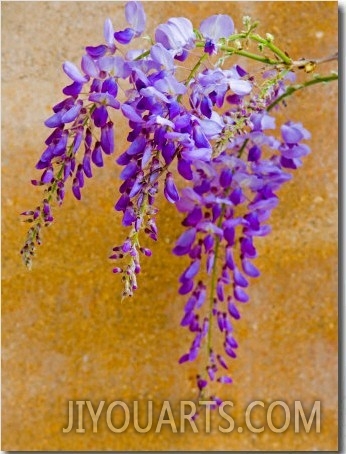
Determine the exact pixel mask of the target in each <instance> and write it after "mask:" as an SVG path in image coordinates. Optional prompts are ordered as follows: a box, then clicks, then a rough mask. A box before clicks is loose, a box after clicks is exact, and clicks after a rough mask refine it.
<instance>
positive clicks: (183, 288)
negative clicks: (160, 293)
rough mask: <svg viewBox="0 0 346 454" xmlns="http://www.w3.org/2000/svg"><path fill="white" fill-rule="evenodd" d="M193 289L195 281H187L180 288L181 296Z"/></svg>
mask: <svg viewBox="0 0 346 454" xmlns="http://www.w3.org/2000/svg"><path fill="white" fill-rule="evenodd" d="M192 289H193V280H192V279H191V280H190V279H188V280H186V281H185V282H184V283H183V284H182V285H181V286H180V288H179V293H180V295H186V294H187V293H189V292H191V290H192Z"/></svg>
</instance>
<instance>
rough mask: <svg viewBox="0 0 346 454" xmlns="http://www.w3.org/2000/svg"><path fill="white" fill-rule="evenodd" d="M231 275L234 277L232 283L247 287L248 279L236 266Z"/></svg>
mask: <svg viewBox="0 0 346 454" xmlns="http://www.w3.org/2000/svg"><path fill="white" fill-rule="evenodd" d="M233 277H234V283H235V284H236V285H239V286H240V287H247V286H248V285H249V283H248V281H247V280H246V279H245V277H244V276H243V275H242V274H241V272H240V271H239V270H238V268H234V270H233Z"/></svg>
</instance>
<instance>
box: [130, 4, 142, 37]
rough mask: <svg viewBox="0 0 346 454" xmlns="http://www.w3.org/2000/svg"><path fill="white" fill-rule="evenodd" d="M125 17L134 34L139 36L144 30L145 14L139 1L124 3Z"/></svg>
mask: <svg viewBox="0 0 346 454" xmlns="http://www.w3.org/2000/svg"><path fill="white" fill-rule="evenodd" d="M125 17H126V20H127V22H128V23H129V24H130V25H131V27H132V28H133V29H134V30H135V32H136V36H139V35H141V34H142V33H143V32H144V30H145V24H146V16H145V12H144V9H143V6H142V4H141V2H136V1H132V2H128V3H126V6H125Z"/></svg>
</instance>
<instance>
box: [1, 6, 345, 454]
mask: <svg viewBox="0 0 346 454" xmlns="http://www.w3.org/2000/svg"><path fill="white" fill-rule="evenodd" d="M122 6H123V3H120V2H3V3H2V52H3V55H2V96H3V99H2V228H3V237H2V253H3V266H2V367H3V368H2V449H3V450H122V451H124V450H335V449H336V448H337V425H338V424H337V423H338V421H337V84H335V83H333V84H330V85H328V86H320V85H319V86H315V87H311V88H309V89H308V90H306V91H303V92H299V93H297V94H296V95H295V97H294V99H292V100H289V102H288V106H287V108H286V110H284V111H283V113H282V114H281V116H280V117H279V119H278V122H279V121H281V120H285V119H288V118H292V119H296V120H300V121H304V124H305V126H306V127H307V129H309V130H310V131H311V133H312V140H311V143H310V145H311V148H312V150H313V152H312V153H311V154H310V155H309V156H308V157H307V158H306V159H305V160H304V166H303V168H301V169H300V170H299V171H298V172H296V175H295V178H294V180H293V181H292V182H290V183H289V184H287V185H286V187H284V188H283V189H282V190H281V192H280V198H281V202H280V205H279V207H278V208H277V209H276V211H275V212H274V215H273V218H272V222H271V224H272V226H273V232H272V234H271V235H270V236H269V237H267V238H264V239H260V240H259V241H258V242H257V244H258V248H259V252H260V254H259V255H260V257H259V258H258V260H257V261H256V263H257V265H258V266H259V268H260V269H261V271H262V276H261V278H260V279H259V280H258V281H253V282H252V286H251V291H250V294H251V301H250V303H249V304H247V305H245V306H244V307H242V311H241V314H242V318H241V320H240V321H239V322H237V324H236V337H237V339H238V341H239V344H240V347H239V355H238V358H237V359H236V360H235V361H233V363H232V376H233V378H234V384H233V385H232V386H231V387H229V388H227V389H226V390H225V391H224V394H223V397H224V398H227V399H229V400H231V401H233V402H234V409H233V411H232V416H233V417H234V418H235V419H238V420H239V421H240V423H241V421H242V418H243V409H244V408H245V407H246V406H247V404H248V403H249V402H251V401H253V400H260V401H263V402H265V403H266V405H268V403H270V402H272V401H275V400H282V401H285V402H286V403H288V404H289V406H290V407H291V408H292V406H293V403H294V401H295V400H301V401H302V403H303V404H304V405H305V406H306V408H310V407H311V404H312V403H313V402H314V401H315V400H320V401H321V402H322V419H321V433H320V434H316V433H315V432H314V430H312V431H311V432H310V433H308V434H306V433H305V432H304V431H302V432H301V433H299V434H295V433H294V430H293V425H292V424H291V426H290V427H289V429H288V430H287V431H286V432H285V433H282V434H275V433H272V432H271V431H269V430H265V431H264V432H263V433H261V434H251V433H250V432H248V431H246V430H245V431H244V433H237V432H236V431H235V432H234V433H232V434H221V433H220V432H218V431H217V430H215V431H214V432H212V433H211V434H203V433H199V434H193V433H191V431H187V433H185V434H172V433H171V431H170V430H169V428H167V427H166V428H165V429H164V430H163V431H162V433H160V434H155V432H154V430H152V431H150V432H149V433H147V434H137V433H135V432H134V431H133V430H131V429H129V430H128V431H126V432H125V433H122V434H114V433H112V432H110V431H109V430H108V429H107V428H106V427H105V422H104V419H103V421H102V423H101V424H100V429H99V431H98V433H96V434H93V433H92V431H91V426H90V424H89V422H88V423H87V424H86V427H87V429H88V430H87V431H86V433H85V434H76V433H74V432H71V433H69V434H63V433H62V427H65V426H66V424H67V402H68V401H69V400H78V399H79V400H91V401H92V402H93V403H97V402H98V401H100V400H106V401H107V402H108V403H109V402H112V401H114V400H124V401H127V402H129V403H131V402H133V401H134V400H139V401H141V403H142V404H143V405H145V402H146V401H147V400H148V399H152V400H154V401H155V405H157V408H161V403H162V401H164V400H169V401H170V402H171V404H172V407H174V408H178V407H177V406H178V402H179V401H180V400H182V399H188V400H189V399H191V398H193V397H194V395H195V394H194V392H193V390H192V387H193V386H194V379H193V377H194V374H195V373H196V371H195V369H194V365H191V366H180V367H179V366H178V365H177V360H178V358H179V356H180V355H181V354H182V353H183V352H184V351H185V350H186V347H187V345H188V343H189V341H190V338H189V336H188V335H187V333H186V332H185V331H184V330H182V329H180V328H179V322H180V318H181V312H182V307H183V304H184V298H180V297H178V296H177V290H176V289H177V277H178V276H179V273H180V271H181V269H182V265H181V263H180V259H179V258H177V257H173V256H172V255H171V252H170V251H171V248H172V244H173V242H174V240H175V238H176V237H177V235H178V233H179V230H180V220H179V217H177V216H176V215H175V212H174V208H173V207H171V206H167V205H166V204H164V203H163V201H161V202H162V203H160V206H161V207H162V212H161V215H160V216H159V221H158V224H159V229H160V241H159V242H158V243H157V244H155V245H154V246H153V252H154V253H153V257H152V258H150V260H147V261H146V263H145V266H144V271H143V274H142V275H141V277H140V290H139V291H138V294H137V295H136V297H135V298H134V299H133V300H131V301H125V302H124V303H122V304H121V303H120V299H119V293H120V289H121V286H120V283H119V282H118V279H117V277H116V276H114V275H112V273H111V265H110V264H109V263H108V261H107V256H108V254H109V251H110V250H111V247H112V246H113V245H114V244H118V243H120V242H121V240H122V238H123V237H124V234H125V232H124V231H123V230H122V229H121V228H119V225H120V216H119V215H118V214H115V213H114V211H113V204H114V200H115V199H116V195H117V189H116V186H117V184H118V177H117V175H118V169H117V168H116V166H115V165H114V158H113V157H110V158H109V159H108V160H107V166H106V168H104V169H101V170H99V171H96V172H95V177H94V178H93V179H92V180H91V181H88V184H87V188H85V190H84V191H83V200H82V202H80V203H77V201H75V200H74V199H73V198H72V197H71V196H69V197H67V199H66V203H65V204H64V206H63V207H62V208H61V209H58V210H56V211H55V214H56V222H55V224H54V225H53V226H52V227H50V228H49V229H48V230H47V231H46V232H44V245H43V246H42V247H41V248H40V250H39V251H38V257H37V259H36V261H35V263H34V267H33V270H32V271H31V272H28V271H27V270H26V269H25V268H24V266H23V265H22V263H21V258H20V255H19V252H18V251H19V249H20V247H21V244H22V241H23V240H24V237H25V232H26V225H25V224H22V223H20V221H19V216H18V213H19V212H21V211H23V210H25V209H28V208H31V207H34V206H35V205H36V204H37V202H38V201H39V199H40V192H39V190H36V189H35V188H33V187H31V185H30V179H31V178H33V177H35V176H37V173H36V172H35V170H34V164H35V162H36V160H37V158H38V156H39V154H40V153H41V151H42V149H43V141H44V139H45V135H46V131H45V129H44V128H43V126H42V122H43V121H44V119H45V118H47V117H48V116H49V114H50V106H51V105H53V104H55V103H56V102H57V101H59V100H60V99H61V95H60V89H61V87H62V86H63V85H65V83H66V78H65V76H64V74H63V73H62V71H61V63H62V62H63V61H64V60H66V59H67V60H70V61H75V62H76V63H77V62H79V59H80V56H81V53H82V50H83V47H84V46H85V45H88V44H97V43H99V42H100V41H101V39H102V26H103V21H104V19H105V18H106V17H111V18H112V20H113V21H114V24H115V25H118V26H119V27H122V26H123V25H124V22H123V12H122ZM146 11H147V15H148V21H149V27H148V30H153V28H154V27H155V25H156V24H157V23H158V22H163V21H165V20H167V19H168V18H169V17H171V16H180V15H186V16H190V17H191V18H192V19H193V22H194V24H195V25H198V24H199V22H200V21H201V20H202V19H203V18H205V17H207V16H208V15H210V14H214V13H222V12H224V13H228V14H230V15H231V16H232V17H233V18H234V20H235V23H236V26H238V27H240V26H241V17H242V16H243V15H244V14H249V15H251V16H252V17H253V18H256V19H259V20H260V21H261V28H260V31H261V32H267V31H268V32H269V31H270V32H272V33H273V34H274V35H275V36H277V40H278V43H279V44H280V45H281V47H283V48H284V49H287V50H288V51H289V53H290V55H291V56H293V57H294V58H295V59H298V58H300V57H307V58H308V57H322V56H326V55H329V54H332V53H334V52H335V50H336V48H337V4H336V3H335V2H329V3H327V2H222V3H217V2H150V3H147V4H146ZM333 67H335V64H328V65H324V66H323V68H321V70H322V69H323V70H324V71H326V72H327V71H328V70H329V69H331V68H333ZM124 127H125V126H124V125H123V124H121V123H120V124H119V126H118V132H117V154H119V153H120V150H121V149H123V148H124V146H125V136H126V134H125V133H124V134H122V129H123V128H124ZM185 263H186V262H185V261H184V265H185ZM262 416H263V414H262V413H261V412H258V420H254V424H256V423H258V425H261V422H262V419H263V418H262Z"/></svg>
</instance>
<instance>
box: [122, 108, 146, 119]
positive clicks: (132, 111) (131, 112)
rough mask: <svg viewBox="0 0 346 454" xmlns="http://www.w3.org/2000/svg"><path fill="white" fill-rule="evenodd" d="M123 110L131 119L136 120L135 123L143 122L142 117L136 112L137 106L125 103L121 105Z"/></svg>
mask: <svg viewBox="0 0 346 454" xmlns="http://www.w3.org/2000/svg"><path fill="white" fill-rule="evenodd" d="M121 111H122V113H123V114H124V116H125V117H126V118H128V119H129V120H131V121H134V122H135V123H143V119H142V117H141V116H140V115H139V114H138V113H137V112H136V110H135V108H134V107H132V106H130V105H129V104H123V105H122V106H121Z"/></svg>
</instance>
